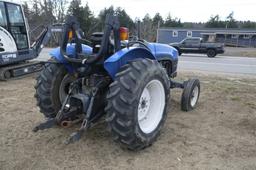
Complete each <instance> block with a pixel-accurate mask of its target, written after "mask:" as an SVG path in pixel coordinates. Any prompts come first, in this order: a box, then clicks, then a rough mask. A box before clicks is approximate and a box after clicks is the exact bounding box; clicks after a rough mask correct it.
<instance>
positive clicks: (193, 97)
mask: <svg viewBox="0 0 256 170" xmlns="http://www.w3.org/2000/svg"><path fill="white" fill-rule="evenodd" d="M199 96H200V81H199V80H198V79H189V80H188V81H186V83H185V85H184V89H183V93H182V97H181V110H183V111H190V110H193V109H194V108H195V107H196V105H197V102H198V100H199Z"/></svg>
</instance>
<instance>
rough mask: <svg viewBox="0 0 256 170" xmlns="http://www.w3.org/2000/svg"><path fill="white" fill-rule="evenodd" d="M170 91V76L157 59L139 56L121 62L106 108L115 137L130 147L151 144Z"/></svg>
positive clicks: (164, 114) (163, 115) (136, 148)
mask: <svg viewBox="0 0 256 170" xmlns="http://www.w3.org/2000/svg"><path fill="white" fill-rule="evenodd" d="M169 91H170V82H169V78H168V76H167V73H166V71H165V70H164V69H163V68H162V67H161V65H160V64H159V63H158V62H157V61H153V60H148V59H138V60H135V61H132V62H130V63H128V64H126V65H125V66H123V67H122V68H121V70H120V71H119V73H117V74H116V78H115V81H114V82H113V83H112V84H111V85H110V88H109V93H108V95H107V100H108V101H107V102H108V104H107V107H106V109H105V110H106V112H107V122H108V125H109V127H110V130H111V132H112V134H113V136H114V139H115V140H116V141H117V142H119V143H121V144H122V145H123V146H125V147H126V148H129V149H131V150H140V149H143V148H145V147H147V146H149V145H151V144H152V143H153V142H154V141H155V140H156V138H157V136H158V135H159V133H160V129H161V127H162V126H163V124H164V121H165V119H166V114H167V103H168V99H169Z"/></svg>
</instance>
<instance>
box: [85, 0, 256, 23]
mask: <svg viewBox="0 0 256 170" xmlns="http://www.w3.org/2000/svg"><path fill="white" fill-rule="evenodd" d="M82 1H83V3H84V4H85V3H86V2H88V4H89V6H90V8H91V9H92V11H93V12H94V14H95V15H97V14H98V13H99V11H100V10H101V9H103V8H104V7H109V6H111V5H113V6H114V7H118V6H120V7H122V8H124V9H125V10H126V12H127V13H128V14H129V15H130V16H131V17H132V18H133V19H135V18H136V17H138V18H143V17H144V16H145V14H146V13H149V14H150V15H151V17H153V16H154V14H155V13H157V12H159V13H160V14H161V15H162V16H163V17H164V18H165V17H166V16H167V15H168V14H169V13H170V14H171V16H173V17H177V18H181V20H182V21H183V22H187V21H188V22H189V21H193V22H200V21H201V22H205V21H207V20H208V19H209V18H210V16H211V15H216V14H219V15H220V16H221V18H222V19H225V17H226V16H227V15H228V14H229V13H230V12H232V11H234V17H235V19H237V20H251V21H256V0H87V1H86V0H82Z"/></svg>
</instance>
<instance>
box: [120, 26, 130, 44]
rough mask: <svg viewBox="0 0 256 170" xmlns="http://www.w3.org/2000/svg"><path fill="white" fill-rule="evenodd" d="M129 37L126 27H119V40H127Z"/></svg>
mask: <svg viewBox="0 0 256 170" xmlns="http://www.w3.org/2000/svg"><path fill="white" fill-rule="evenodd" d="M128 37H129V30H128V28H126V27H120V40H121V41H124V40H128Z"/></svg>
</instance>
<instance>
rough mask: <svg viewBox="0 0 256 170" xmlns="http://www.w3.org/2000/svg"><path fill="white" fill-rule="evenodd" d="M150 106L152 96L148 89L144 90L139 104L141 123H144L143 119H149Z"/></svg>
mask: <svg viewBox="0 0 256 170" xmlns="http://www.w3.org/2000/svg"><path fill="white" fill-rule="evenodd" d="M149 105H150V94H149V91H148V90H147V89H144V90H143V92H142V95H141V98H140V103H139V112H140V113H141V114H139V121H142V120H143V119H146V118H147V113H148V110H149Z"/></svg>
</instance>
